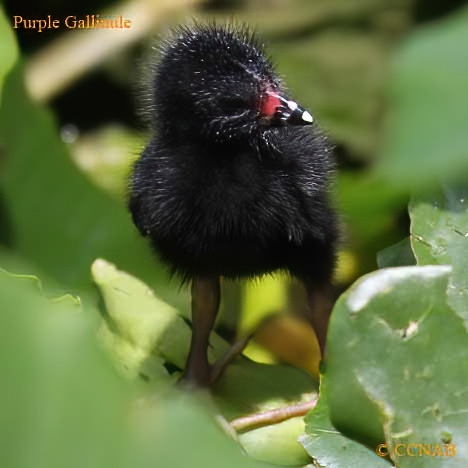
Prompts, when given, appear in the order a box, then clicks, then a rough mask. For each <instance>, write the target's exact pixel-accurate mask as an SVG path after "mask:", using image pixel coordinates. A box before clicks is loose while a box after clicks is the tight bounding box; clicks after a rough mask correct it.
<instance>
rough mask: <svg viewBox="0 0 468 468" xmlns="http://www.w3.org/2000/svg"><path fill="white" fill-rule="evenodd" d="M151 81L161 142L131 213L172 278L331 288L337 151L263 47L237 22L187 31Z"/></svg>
mask: <svg viewBox="0 0 468 468" xmlns="http://www.w3.org/2000/svg"><path fill="white" fill-rule="evenodd" d="M151 80H152V86H151V92H150V93H149V94H150V95H149V96H148V98H147V101H148V102H149V109H148V110H149V113H150V115H151V121H152V137H151V138H152V139H151V141H150V143H149V144H148V145H147V146H146V148H145V150H144V152H143V154H142V155H141V157H140V159H139V160H138V161H137V162H136V164H135V167H134V171H133V175H132V178H131V184H130V202H129V206H130V210H131V213H132V216H133V220H134V223H135V224H136V226H137V227H138V228H139V230H140V231H141V233H142V234H143V235H145V236H148V237H149V239H150V241H151V244H152V246H153V247H154V249H155V251H156V252H157V253H158V254H159V255H160V257H161V258H162V259H163V260H164V261H165V262H166V263H167V264H168V265H169V266H170V268H171V269H172V271H173V272H174V273H177V274H180V275H181V276H182V277H183V278H184V279H186V280H190V279H193V278H196V277H218V276H224V277H229V278H242V277H252V276H257V275H262V274H265V273H269V272H272V271H275V270H285V271H287V272H290V273H291V274H292V275H294V276H297V277H299V278H301V279H303V280H304V282H305V283H306V285H307V284H319V285H320V284H328V283H329V282H330V278H331V275H332V271H333V265H334V258H335V246H336V240H337V237H338V230H337V222H336V217H335V214H334V211H333V209H332V208H331V207H330V203H329V201H328V190H329V184H330V179H331V177H332V174H333V169H334V163H333V156H332V151H331V146H330V144H329V143H328V142H327V139H326V138H325V136H324V135H323V134H322V133H321V132H320V130H319V129H318V128H317V127H316V126H315V125H314V126H304V125H290V124H289V123H288V122H289V121H291V122H292V120H293V118H297V116H296V115H290V114H295V113H296V114H297V112H299V113H301V112H303V111H302V109H300V108H298V109H296V107H297V105H296V104H295V103H294V102H292V101H288V98H286V96H287V91H286V89H285V87H284V84H283V82H282V80H281V79H280V78H279V77H278V75H277V74H276V72H275V70H274V67H273V65H272V64H271V62H270V60H269V59H268V58H267V57H266V56H265V54H264V52H263V50H262V47H261V45H260V44H259V42H258V40H256V39H255V38H254V36H253V35H252V34H251V33H250V32H248V30H247V29H245V28H236V27H234V26H216V25H210V26H193V27H186V28H181V29H179V30H178V31H177V32H176V33H175V34H174V36H173V37H172V38H171V39H170V40H168V41H167V42H166V43H165V44H164V46H163V48H162V52H161V57H160V59H159V61H158V62H157V63H156V65H155V66H154V68H153V76H152V79H151ZM300 115H302V116H303V118H304V119H305V120H304V121H303V122H302V121H301V123H304V124H306V123H310V122H311V120H312V118H311V116H310V114H308V113H307V112H305V113H303V114H299V120H301V119H300ZM309 118H310V119H309ZM293 123H294V122H293Z"/></svg>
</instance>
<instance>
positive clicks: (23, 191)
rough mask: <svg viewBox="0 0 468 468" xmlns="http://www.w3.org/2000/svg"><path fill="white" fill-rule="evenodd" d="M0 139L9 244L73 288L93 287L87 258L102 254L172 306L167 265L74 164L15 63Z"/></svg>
mask: <svg viewBox="0 0 468 468" xmlns="http://www.w3.org/2000/svg"><path fill="white" fill-rule="evenodd" d="M0 141H1V144H2V150H3V152H4V161H3V162H2V170H1V172H0V194H2V196H3V204H4V205H5V208H6V209H5V211H6V222H5V223H4V224H3V226H5V224H6V225H8V226H10V231H11V236H10V239H9V247H10V248H11V249H15V250H17V251H18V253H19V254H21V255H22V256H23V257H25V258H27V259H29V260H30V261H32V262H34V263H36V264H37V265H38V266H39V267H40V268H41V269H42V270H43V271H45V272H46V273H47V274H48V275H50V276H53V277H54V278H56V280H57V281H58V282H60V283H62V284H64V285H66V286H68V287H72V288H75V289H86V288H88V289H89V288H91V286H92V284H91V281H90V278H89V269H90V266H91V263H92V262H93V261H94V259H96V258H97V257H100V256H104V257H106V258H109V259H110V260H112V261H114V262H116V263H117V264H118V265H119V266H121V267H123V268H125V269H127V270H129V271H132V272H135V273H138V274H139V275H140V276H141V277H142V278H145V279H146V280H147V281H149V282H151V284H152V285H153V286H154V287H155V288H156V289H157V290H158V291H159V292H160V294H161V296H162V297H164V298H165V299H166V300H169V301H173V302H176V303H178V302H177V301H178V299H177V296H178V292H177V285H176V284H168V280H167V279H166V274H165V269H164V268H163V267H162V266H161V265H160V264H159V263H158V262H157V261H156V259H155V257H154V256H153V255H152V253H151V252H150V250H149V247H148V245H147V243H146V241H145V240H143V239H142V238H141V237H140V236H139V234H138V233H137V231H136V228H134V226H133V225H132V223H131V220H130V215H129V213H128V212H127V210H126V207H125V206H124V204H123V203H119V202H117V201H115V200H112V199H111V198H110V197H109V196H107V195H106V194H104V193H103V192H102V191H100V190H99V189H97V188H96V187H95V186H94V185H92V184H91V182H90V181H89V180H88V179H87V178H86V177H85V176H84V175H83V174H82V173H81V172H80V171H79V170H78V169H77V168H76V167H75V166H74V164H73V163H72V162H71V160H70V159H69V156H68V154H67V151H66V148H65V145H64V144H63V143H62V142H61V141H60V139H59V136H58V132H57V130H56V125H55V122H54V120H53V117H52V115H51V114H50V112H49V111H47V110H46V109H44V108H43V107H42V106H40V105H38V104H35V103H33V102H32V101H31V100H30V99H29V98H28V97H27V95H26V93H25V90H24V88H23V75H22V71H21V69H20V68H19V67H17V68H16V69H15V70H14V71H13V72H12V73H11V74H10V76H9V78H8V80H7V81H6V83H5V99H4V103H3V106H2V108H1V110H0ZM179 305H180V303H179Z"/></svg>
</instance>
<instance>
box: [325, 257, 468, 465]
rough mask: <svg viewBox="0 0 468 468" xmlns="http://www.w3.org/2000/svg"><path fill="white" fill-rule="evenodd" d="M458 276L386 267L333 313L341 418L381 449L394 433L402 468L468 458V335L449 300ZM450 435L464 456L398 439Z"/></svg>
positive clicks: (334, 375) (331, 392) (334, 377)
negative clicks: (408, 450)
mask: <svg viewBox="0 0 468 468" xmlns="http://www.w3.org/2000/svg"><path fill="white" fill-rule="evenodd" d="M450 273H451V268H450V267H449V266H423V267H420V266H414V267H400V268H390V269H383V270H379V271H377V272H375V273H373V274H370V275H368V276H366V277H364V278H362V279H361V280H360V281H358V282H357V283H356V284H355V285H354V286H353V287H352V288H351V289H350V290H349V291H347V292H346V293H345V294H344V295H343V296H342V297H341V298H340V299H339V301H338V303H337V306H336V308H335V310H334V312H333V315H332V319H331V323H330V331H329V342H328V350H327V352H328V355H327V361H326V376H327V379H328V387H327V388H326V389H325V391H326V392H327V398H328V402H329V408H330V419H331V421H332V424H333V425H334V427H336V428H337V429H338V430H340V431H341V432H342V433H343V434H345V435H347V436H349V437H352V438H353V439H356V440H360V441H362V442H364V443H366V445H368V446H369V447H370V448H372V449H375V447H376V446H377V445H378V444H380V443H382V442H383V440H384V438H385V441H386V443H387V444H388V446H389V452H390V454H391V456H392V458H393V461H394V462H395V463H396V466H398V467H406V466H411V467H415V466H424V467H432V466H434V467H437V466H444V467H445V466H456V465H455V463H462V464H463V463H465V464H467V463H468V443H467V440H468V426H467V425H466V415H467V413H468V392H467V391H466V389H467V388H468V347H467V343H468V333H467V329H466V328H465V327H464V325H463V322H462V321H461V320H460V317H459V316H458V315H457V314H456V313H455V312H454V310H453V309H452V308H451V307H450V306H449V305H448V304H447V297H446V294H445V292H446V289H447V284H448V282H449V278H450ZM447 434H450V436H449V437H448V436H447ZM446 440H450V443H453V444H455V446H456V450H457V456H456V459H447V458H445V459H444V458H440V457H439V458H437V457H427V456H426V457H422V458H421V457H419V458H414V457H409V456H408V457H399V456H397V455H395V453H394V450H395V449H396V447H397V444H398V443H403V444H432V445H434V444H442V445H443V443H444V441H446ZM445 463H447V464H445ZM451 463H453V464H451Z"/></svg>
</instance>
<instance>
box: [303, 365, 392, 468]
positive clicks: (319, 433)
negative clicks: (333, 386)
mask: <svg viewBox="0 0 468 468" xmlns="http://www.w3.org/2000/svg"><path fill="white" fill-rule="evenodd" d="M328 380H329V379H328V375H327V374H325V375H324V376H323V377H322V380H321V383H320V387H321V393H320V398H319V401H318V403H317V406H316V407H315V408H314V409H313V410H312V411H310V412H309V414H308V415H307V416H306V424H307V426H306V434H304V435H303V436H301V437H300V439H299V440H300V442H301V443H302V444H303V445H304V447H305V448H306V450H307V452H308V453H309V455H310V456H311V457H312V458H313V459H314V460H316V462H317V463H318V466H320V467H321V468H348V467H351V466H352V467H355V466H356V467H358V466H366V467H367V466H368V467H372V468H385V467H387V468H388V467H389V463H388V462H387V461H385V460H384V459H382V458H380V457H379V456H378V455H376V453H375V452H373V451H372V450H369V448H367V447H366V446H364V445H362V444H360V443H358V442H356V441H354V440H352V439H350V438H348V437H346V436H345V435H343V434H342V433H341V432H340V431H338V430H337V429H335V427H334V426H333V424H332V423H331V421H330V414H329V412H330V410H329V407H328V401H327V398H328V397H327V394H328V391H329V390H328V388H327V387H328Z"/></svg>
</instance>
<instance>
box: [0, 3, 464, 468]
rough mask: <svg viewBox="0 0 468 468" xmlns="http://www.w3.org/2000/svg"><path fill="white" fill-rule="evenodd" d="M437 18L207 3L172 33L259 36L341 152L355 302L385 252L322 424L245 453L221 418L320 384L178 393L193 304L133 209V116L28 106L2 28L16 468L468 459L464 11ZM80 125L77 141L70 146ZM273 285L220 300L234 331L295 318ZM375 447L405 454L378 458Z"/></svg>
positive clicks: (1, 309) (218, 343)
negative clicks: (280, 312) (440, 449)
mask: <svg viewBox="0 0 468 468" xmlns="http://www.w3.org/2000/svg"><path fill="white" fill-rule="evenodd" d="M194 3H195V2H194ZM143 4H144V3H142V4H141V5H143ZM177 4H178V3H177V2H175V3H174V5H175V6H174V8H175V9H177ZM180 4H181V7H180V8H187V7H186V4H185V3H183V2H180ZM214 5H218V7H219V8H217V9H213V6H214ZM418 5H419V4H418ZM427 5H428V6H427V12H432V13H431V14H432V16H433V19H434V22H433V23H432V24H430V25H427V26H425V27H421V26H417V25H415V24H414V21H415V20H417V18H418V17H421V16H423V17H424V15H421V8H422V7H421V6H420V5H419V6H418V8H417V9H416V10H417V11H419V13H418V14H417V15H415V14H414V11H415V10H414V9H413V7H414V5H413V2H411V1H409V0H387V1H384V0H359V1H355V2H349V1H348V0H333V1H331V0H316V1H314V2H311V1H306V0H290V1H286V0H276V1H273V0H272V1H267V0H265V1H262V2H254V1H244V2H242V1H239V2H234V3H229V2H224V3H223V2H211V3H210V4H209V5H205V6H204V7H198V9H196V10H195V9H194V10H191V11H185V10H181V11H180V12H179V14H175V15H173V16H167V17H165V18H163V19H160V21H159V22H158V24H157V28H158V30H161V31H164V30H165V29H166V28H167V27H168V26H169V25H170V24H173V23H174V22H178V21H181V20H186V16H190V15H191V14H193V13H194V12H195V13H196V16H198V17H199V18H201V20H208V19H211V18H213V17H216V18H217V19H219V20H225V19H226V18H229V17H231V16H232V15H233V14H234V15H235V17H236V18H239V19H240V20H241V21H245V22H248V23H250V24H252V25H253V26H254V27H255V28H256V29H257V30H258V31H259V33H260V35H261V36H262V37H263V38H265V40H266V42H268V43H269V45H270V48H269V50H270V52H271V54H272V55H273V57H274V60H275V62H276V63H277V64H278V69H279V71H280V72H281V73H282V74H284V75H285V78H286V81H287V83H288V85H289V86H290V89H291V92H292V93H293V94H294V96H295V97H297V99H298V100H299V101H301V103H303V104H304V105H306V106H307V107H308V108H309V109H310V110H311V111H312V112H313V114H314V115H315V117H316V118H317V121H318V122H319V124H320V125H321V126H322V127H323V128H324V129H325V130H326V132H327V133H328V134H329V135H330V138H331V139H332V140H333V141H334V142H335V143H336V145H337V155H338V159H339V163H340V172H339V174H338V177H337V181H336V185H335V187H334V194H335V197H336V202H337V205H338V207H339V209H340V211H341V212H342V213H343V222H344V224H345V225H346V239H345V242H344V246H343V249H344V251H345V253H346V255H343V256H342V258H343V259H345V260H344V263H342V264H341V265H340V266H339V268H340V271H341V272H342V273H341V275H338V277H339V278H341V279H340V281H341V284H340V287H341V288H342V289H346V288H347V286H349V284H350V283H352V282H353V281H354V280H355V279H357V277H359V276H361V275H362V274H364V273H369V272H370V271H372V270H374V269H376V268H377V252H378V251H379V250H380V249H382V248H384V247H385V250H383V251H381V252H380V253H379V256H378V260H379V266H380V267H385V269H382V270H379V271H377V272H374V273H370V274H367V275H366V276H364V277H363V278H360V279H358V280H357V282H356V283H355V284H354V285H353V286H351V288H349V289H348V290H347V291H346V292H344V294H343V295H342V296H341V298H340V299H339V300H338V303H337V305H336V307H335V309H334V312H333V317H332V321H331V325H330V332H329V345H328V346H329V348H328V355H327V358H326V361H325V363H324V364H323V365H322V377H321V392H320V397H319V400H318V404H317V407H316V408H315V409H314V410H312V412H311V413H310V414H309V415H308V416H307V418H306V427H305V428H304V420H303V418H300V417H299V418H293V419H291V420H289V421H285V422H282V423H279V424H275V425H272V426H269V427H260V428H257V427H248V428H247V429H245V430H244V431H242V432H241V433H239V434H237V435H236V434H233V431H232V429H230V428H229V426H228V425H227V422H226V421H232V420H233V419H235V418H240V417H242V416H246V415H250V414H253V413H257V412H261V411H266V410H271V409H277V408H281V407H283V406H285V405H288V404H293V403H298V402H303V401H304V400H305V399H314V398H316V396H317V382H316V380H315V379H314V378H313V377H312V376H310V375H308V374H307V373H306V372H304V371H301V370H299V369H296V368H293V367H286V366H280V365H266V364H259V363H256V362H253V361H250V360H248V359H246V358H245V357H239V358H238V359H237V360H236V361H235V362H234V363H233V364H232V365H231V366H230V367H229V368H228V370H227V372H226V373H225V375H224V376H223V377H222V378H221V379H220V380H219V382H218V383H217V384H216V386H215V387H214V388H213V392H212V394H211V396H210V395H208V394H205V393H203V392H202V393H201V394H197V395H190V394H188V393H187V392H185V391H183V390H182V389H179V388H178V387H177V386H175V385H174V382H175V380H176V378H177V376H178V374H179V372H180V370H181V368H182V367H183V365H184V362H185V356H186V353H187V347H188V340H189V336H190V327H189V325H188V324H187V310H188V296H187V292H186V291H185V290H179V286H178V284H177V283H176V282H174V281H169V279H168V278H167V276H166V273H165V269H164V267H163V266H162V265H160V264H159V263H158V262H157V260H156V259H155V258H154V256H153V254H152V253H151V252H150V250H149V248H148V246H147V245H146V243H145V242H144V241H143V240H142V239H140V238H139V236H138V234H137V233H136V230H135V229H134V227H133V226H132V224H131V221H130V218H129V215H128V213H127V212H126V209H125V205H124V198H125V187H126V181H125V179H126V173H127V172H128V168H129V166H130V164H131V161H132V160H133V159H134V157H135V156H136V155H137V154H138V152H139V151H140V150H141V146H142V144H143V143H144V135H142V134H141V132H139V131H136V130H135V126H133V127H132V126H131V120H132V119H133V117H129V118H128V121H119V122H116V120H117V119H116V118H114V116H115V115H120V114H118V111H119V109H121V108H122V106H123V101H124V100H123V99H120V98H119V99H118V100H116V101H118V102H117V104H116V105H114V106H112V105H105V103H106V101H105V100H104V98H103V100H102V101H100V103H101V104H102V105H100V106H96V107H90V106H89V105H88V103H87V101H86V99H87V98H88V97H87V96H88V93H87V92H84V91H83V90H82V88H80V83H78V84H77V85H75V87H76V88H77V89H79V90H81V91H79V92H77V95H78V100H77V101H76V100H75V101H70V100H67V99H68V97H67V96H73V89H70V90H68V91H67V92H66V93H65V94H64V96H65V97H64V98H63V100H62V98H56V99H55V100H54V102H53V105H54V108H55V112H56V114H55V115H54V113H53V112H51V111H50V109H47V108H46V107H45V106H44V105H42V104H38V103H36V102H34V100H33V99H31V97H30V96H28V93H27V92H26V90H25V87H24V84H23V82H24V74H25V72H24V70H25V67H24V66H23V65H22V63H23V60H24V58H19V57H18V55H19V54H18V46H17V44H16V41H15V37H14V34H13V30H12V28H11V26H10V24H9V18H8V16H7V15H5V14H2V15H0V90H1V95H0V106H1V107H0V269H1V271H0V369H1V370H0V372H1V376H2V377H1V379H0V398H1V401H2V405H0V453H1V454H2V464H4V465H5V466H8V467H15V468H16V467H24V468H32V467H34V468H36V467H42V466H44V467H47V468H53V467H55V466H57V467H63V466H72V467H73V466H77V467H78V466H80V467H81V466H98V467H105V466H112V467H116V466H117V467H118V466H122V467H128V466H131V467H139V466H158V467H178V466H186V465H190V466H194V467H208V468H210V467H219V466H228V467H229V466H233V467H234V466H236V467H243V466H246V467H249V466H252V467H255V466H258V467H261V466H272V465H268V463H271V464H274V465H275V466H303V465H306V464H307V463H315V464H316V466H321V467H329V468H345V467H349V466H369V467H370V466H372V467H374V466H375V467H379V466H382V467H384V466H392V465H393V466H396V467H406V466H411V467H415V466H424V467H428V466H430V467H432V466H434V467H438V466H444V467H446V466H448V467H451V466H454V467H455V466H465V465H466V464H467V463H468V445H467V443H466V440H467V439H468V437H467V436H468V434H467V433H466V424H465V420H466V413H467V412H468V392H467V391H466V389H467V388H468V381H467V376H468V369H467V368H466V363H467V362H468V361H467V357H468V356H467V352H468V351H467V350H468V337H467V323H468V319H467V317H468V312H467V311H468V297H467V294H466V291H467V288H468V273H467V271H468V249H467V247H468V246H467V242H468V241H467V239H468V234H467V232H468V201H467V200H468V166H467V161H468V141H467V135H468V133H467V132H466V128H465V127H466V123H467V122H468V115H467V109H468V87H467V86H466V84H467V83H468V67H467V64H468V60H467V59H468V57H467V51H468V47H467V46H468V36H467V31H468V10H466V9H465V10H460V11H459V12H457V13H456V14H453V15H452V16H450V17H447V18H443V19H442V18H437V17H435V18H434V13H433V11H437V8H434V5H433V2H428V4H427ZM210 6H211V7H212V9H211V10H210V9H209V7H210ZM8 8H9V10H10V12H11V13H12V14H14V12H13V7H12V6H11V5H10V6H9V7H8ZM193 8H195V7H193ZM223 8H224V9H223ZM49 13H51V11H48V12H46V14H49ZM154 28H156V26H154ZM17 32H18V34H19V35H20V39H21V40H22V42H24V43H26V42H27V41H23V39H24V38H23V37H22V36H21V34H26V33H25V32H24V31H17ZM152 33H154V30H153V29H152V30H151V31H148V34H152ZM83 34H84V33H83ZM41 37H44V36H41ZM109 37H110V36H109ZM43 40H44V41H45V42H46V41H47V40H46V39H41V41H43ZM77 40H79V39H77ZM109 40H110V39H109ZM50 41H51V42H53V41H54V37H53V36H52V35H50ZM41 44H42V42H41ZM46 45H47V44H46ZM24 47H25V49H27V46H24ZM44 47H45V46H44ZM28 50H29V49H28ZM31 50H32V49H31ZM135 53H137V52H136V51H135V50H128V49H127V50H126V51H124V50H122V55H121V56H119V57H118V63H116V57H115V56H114V57H109V59H108V61H107V62H106V63H105V64H104V65H103V67H102V70H100V71H99V73H101V74H104V75H106V76H108V77H111V78H109V80H110V81H109V82H106V84H105V88H111V87H112V86H111V84H110V83H111V82H112V83H114V84H115V83H120V84H123V85H124V87H125V88H129V87H130V85H129V82H130V81H134V80H135V74H134V71H133V69H134V63H135ZM26 69H28V68H26ZM55 71H56V70H51V73H54V72H55ZM95 73H98V72H95ZM90 76H93V74H92V73H91V74H90ZM83 81H86V79H84V80H83ZM96 86H97V85H96ZM72 88H73V87H72ZM91 88H92V86H91ZM85 89H89V88H85ZM100 89H101V91H100V92H102V88H100ZM122 92H123V91H122ZM126 92H127V91H126ZM130 94H131V93H130ZM70 99H71V98H70ZM80 100H82V101H83V106H82V107H80V106H79V101H80ZM63 103H65V104H63ZM70 103H73V104H70ZM125 109H126V108H125ZM106 112H109V114H106ZM126 113H127V114H131V113H130V112H129V111H128V109H127V110H126ZM98 117H99V118H102V119H103V120H102V121H101V120H95V119H97V118H98ZM85 121H86V122H88V121H92V122H94V123H95V125H92V126H89V125H88V126H87V125H85V124H84V123H82V122H85ZM96 122H97V123H96ZM69 123H71V124H73V125H75V124H76V125H77V129H78V132H76V133H77V134H76V135H74V136H73V135H72V136H73V138H69V137H70V135H68V136H67V132H66V131H65V129H66V128H68V131H69V130H70V127H64V124H69ZM82 128H84V130H82ZM88 130H89V131H88ZM72 133H73V132H72ZM61 136H62V140H63V141H61V138H60V137H61ZM72 140H73V141H72ZM64 141H67V142H68V141H72V142H71V143H65V142H64ZM71 155H72V157H70V156H71ZM410 194H411V202H410V206H409V216H410V222H411V225H409V221H408V219H407V218H405V216H404V215H405V213H406V205H407V202H408V199H409V197H410ZM403 238H404V240H403V241H402V240H401V239H403ZM395 243H396V244H395ZM393 244H394V245H393ZM97 258H103V259H105V260H107V261H109V262H112V263H113V264H115V265H116V266H113V265H112V264H111V263H108V262H106V261H104V260H98V261H96V259H97ZM92 265H93V266H92ZM4 270H8V271H9V273H7V272H6V271H4ZM343 272H346V274H343ZM29 275H35V276H29ZM37 278H40V280H41V281H42V282H43V284H44V287H42V285H41V284H42V283H41V282H39V280H38V279H37ZM145 283H146V284H145ZM148 286H149V287H151V289H152V290H154V291H155V292H156V294H157V295H154V294H153V293H152V292H151V291H150V289H149V287H148ZM257 287H258V288H262V287H263V289H255V287H254V285H249V286H248V288H247V289H245V290H244V292H243V293H242V294H237V293H238V291H237V292H236V291H234V293H231V294H230V295H229V297H231V298H232V301H231V302H230V303H228V304H225V313H227V312H232V310H233V309H239V310H240V309H243V312H244V313H246V314H248V316H244V317H243V318H242V323H243V324H245V325H246V327H248V324H250V323H255V322H258V321H259V320H260V318H261V317H263V316H264V315H265V314H267V313H268V312H269V311H271V310H272V309H275V308H280V309H284V308H286V307H287V306H288V305H287V304H286V302H287V298H288V294H287V289H286V283H285V280H281V279H279V280H271V281H270V282H268V283H266V284H265V285H264V286H262V285H261V284H260V285H259V286H257ZM243 301H244V302H243ZM292 303H294V300H293V301H292ZM169 304H170V305H169ZM259 313H260V314H261V315H258V314H259ZM255 314H257V315H256V316H254V315H255ZM232 322H235V320H231V323H232ZM285 340H287V337H285ZM212 345H213V347H212V349H211V352H212V357H213V359H214V358H216V357H219V356H220V355H222V354H223V352H224V351H225V350H226V349H227V348H228V344H227V343H226V342H225V341H224V340H223V339H222V338H221V337H220V336H218V335H216V334H213V337H212ZM290 345H291V346H292V347H293V346H294V340H292V341H290ZM220 415H222V416H220ZM299 435H300V441H301V444H302V446H301V445H300V444H299V443H298V442H297V438H298V436H299ZM233 439H234V440H236V441H237V443H236V442H235V441H234V440H233ZM380 443H386V444H387V445H388V447H389V453H390V458H389V457H387V459H382V458H379V457H378V456H377V455H376V453H375V448H376V446H377V444H380ZM398 443H404V444H411V443H415V444H422V443H425V444H438V443H440V444H442V445H443V444H448V445H450V444H454V445H455V446H456V451H457V453H456V456H454V457H440V456H439V457H427V456H426V457H409V456H408V457H405V456H397V455H396V454H395V452H394V449H395V447H396V445H397V444H398ZM303 447H304V448H305V449H306V451H304V449H303ZM243 450H244V451H247V453H248V454H250V455H251V457H249V456H246V455H245V453H243ZM252 457H253V458H256V459H257V460H262V461H263V462H261V461H255V460H254V459H253V458H252Z"/></svg>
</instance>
